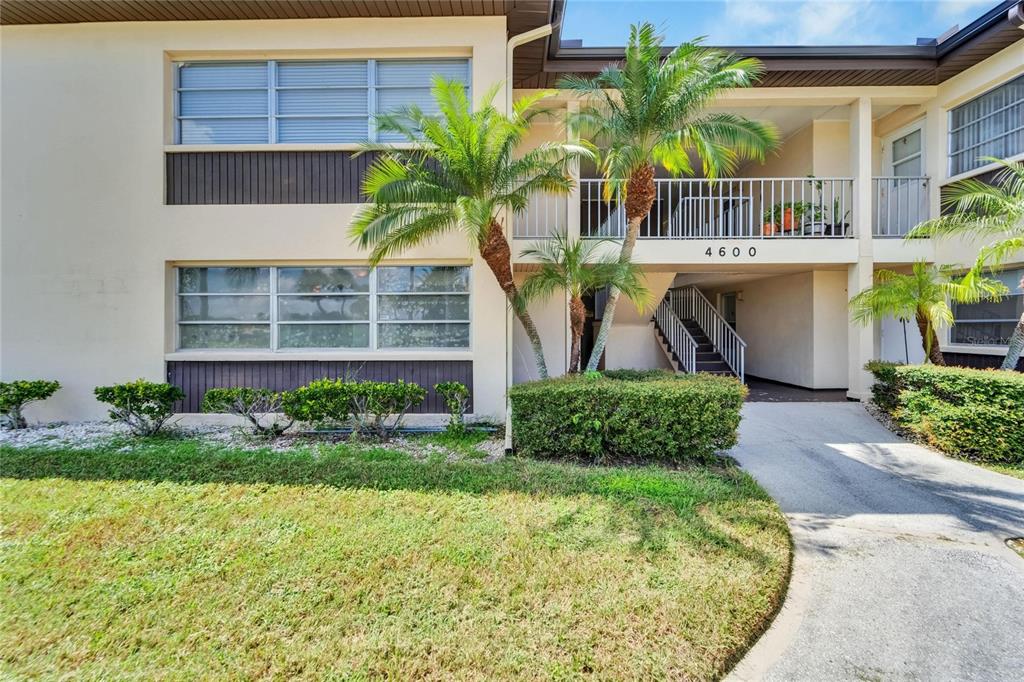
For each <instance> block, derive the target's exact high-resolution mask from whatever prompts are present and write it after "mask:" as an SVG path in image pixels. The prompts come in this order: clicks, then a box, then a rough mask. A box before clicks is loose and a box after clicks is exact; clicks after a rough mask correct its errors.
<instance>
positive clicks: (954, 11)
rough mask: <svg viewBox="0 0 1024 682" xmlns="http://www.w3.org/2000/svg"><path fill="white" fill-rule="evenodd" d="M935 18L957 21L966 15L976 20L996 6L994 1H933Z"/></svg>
mask: <svg viewBox="0 0 1024 682" xmlns="http://www.w3.org/2000/svg"><path fill="white" fill-rule="evenodd" d="M933 2H934V3H935V17H936V18H937V19H939V20H941V21H956V20H958V19H960V18H962V17H964V16H965V15H966V16H968V17H970V19H974V18H977V17H980V16H981V15H982V13H983V12H985V11H987V10H990V9H992V8H993V7H995V6H996V3H995V1H994V0H933Z"/></svg>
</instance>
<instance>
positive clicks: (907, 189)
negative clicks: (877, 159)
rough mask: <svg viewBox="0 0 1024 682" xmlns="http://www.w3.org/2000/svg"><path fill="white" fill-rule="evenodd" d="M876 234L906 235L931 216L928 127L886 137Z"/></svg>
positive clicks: (920, 125) (918, 126) (914, 127)
mask: <svg viewBox="0 0 1024 682" xmlns="http://www.w3.org/2000/svg"><path fill="white" fill-rule="evenodd" d="M882 175H883V177H882V178H880V179H879V184H878V197H877V201H878V204H877V206H875V212H876V215H875V220H876V222H877V223H878V229H876V231H875V234H880V235H886V236H894V237H895V236H903V235H905V234H906V233H907V232H909V231H910V229H911V228H913V227H914V226H915V225H917V224H918V223H919V222H921V221H923V220H925V219H926V218H927V217H928V190H927V185H926V183H925V182H924V180H923V178H924V127H923V123H921V122H918V123H913V124H911V125H910V126H907V127H906V128H903V129H901V130H899V131H897V132H896V133H895V134H893V135H891V136H889V137H887V138H885V141H884V146H883V149H882Z"/></svg>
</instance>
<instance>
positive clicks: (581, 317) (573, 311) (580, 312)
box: [568, 296, 587, 374]
mask: <svg viewBox="0 0 1024 682" xmlns="http://www.w3.org/2000/svg"><path fill="white" fill-rule="evenodd" d="M586 320H587V307H586V306H585V305H583V298H582V297H580V296H573V297H572V300H570V301H569V329H570V330H571V332H572V346H571V350H570V351H569V370H568V372H569V373H570V374H572V373H575V372H579V371H580V344H581V343H582V342H583V324H584V323H585V322H586Z"/></svg>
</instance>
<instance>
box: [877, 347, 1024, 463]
mask: <svg viewBox="0 0 1024 682" xmlns="http://www.w3.org/2000/svg"><path fill="white" fill-rule="evenodd" d="M868 369H869V370H870V371H871V372H872V373H873V374H874V375H875V379H876V385H875V387H873V388H872V393H873V395H874V397H875V402H876V404H878V406H879V407H881V408H882V409H885V410H886V411H888V412H889V413H890V414H891V415H892V417H893V419H894V420H895V421H896V423H898V424H900V425H901V426H903V427H905V428H908V429H910V430H912V431H914V432H916V433H918V434H920V435H921V436H922V437H924V438H925V439H926V440H927V441H928V442H929V443H931V444H932V445H934V446H935V447H937V448H939V449H940V450H942V451H943V452H946V453H948V454H951V455H955V456H959V457H969V458H972V459H979V460H985V461H992V462H1013V463H1017V462H1024V375H1022V374H1020V373H1018V372H1012V371H1005V370H983V369H968V368H964V367H937V366H935V365H906V366H903V365H895V366H894V365H888V364H886V363H869V365H868Z"/></svg>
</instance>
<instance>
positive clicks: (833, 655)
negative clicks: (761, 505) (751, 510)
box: [730, 403, 1024, 680]
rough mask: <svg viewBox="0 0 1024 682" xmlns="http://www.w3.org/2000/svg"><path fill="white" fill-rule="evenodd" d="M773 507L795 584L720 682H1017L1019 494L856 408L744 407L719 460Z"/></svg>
mask: <svg viewBox="0 0 1024 682" xmlns="http://www.w3.org/2000/svg"><path fill="white" fill-rule="evenodd" d="M731 454H732V455H733V456H735V457H736V459H737V460H739V462H740V463H741V464H742V466H743V467H744V469H746V470H747V471H749V472H750V473H751V474H753V475H754V477H755V478H757V480H758V481H759V482H760V483H761V484H762V485H763V486H764V487H765V488H766V489H767V490H768V491H769V492H770V493H771V494H772V496H774V497H775V499H776V500H778V502H779V504H780V506H781V507H782V510H783V511H784V512H785V513H786V515H787V518H788V520H789V525H790V528H791V530H792V533H793V541H794V545H795V555H794V564H793V579H792V582H791V584H790V591H789V593H788V595H787V597H786V602H785V604H784V606H783V608H782V610H781V611H780V613H779V615H778V617H777V618H776V620H775V622H774V623H773V624H772V627H771V628H770V629H769V630H768V632H766V633H765V635H764V636H763V637H762V638H761V640H760V641H759V642H758V643H757V645H755V647H754V648H753V649H752V650H751V651H750V653H748V655H747V657H746V658H745V659H744V660H743V661H741V662H740V664H739V665H738V666H737V667H736V669H735V670H734V671H733V672H732V674H731V676H730V679H732V680H752V679H769V680H1021V679H1024V559H1021V558H1020V557H1019V556H1017V555H1016V554H1015V553H1014V552H1013V551H1012V550H1010V549H1009V548H1008V547H1007V546H1006V545H1005V540H1006V538H1008V537H1020V536H1024V481H1021V480H1019V479H1014V478H1011V477H1009V476H1003V475H1001V474H995V473H991V472H989V471H986V470H984V469H981V468H979V467H975V466H973V465H970V464H966V463H963V462H958V461H956V460H952V459H949V458H946V457H943V456H941V455H938V454H936V453H933V452H931V451H930V450H928V449H926V448H923V447H920V446H917V445H913V444H910V443H906V442H904V441H902V440H900V439H899V438H897V437H896V436H894V435H892V434H891V433H890V432H889V431H888V430H887V429H885V428H883V427H882V426H881V425H880V424H878V422H876V421H875V420H874V419H873V418H872V417H871V416H870V415H869V414H867V412H865V410H864V408H863V407H862V406H861V405H860V404H857V403H748V404H747V405H746V406H745V407H744V410H743V424H742V426H741V428H740V444H739V445H738V446H737V447H736V448H735V449H734V450H733V451H732V453H731Z"/></svg>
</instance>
